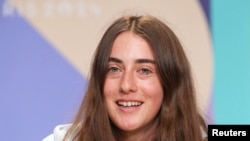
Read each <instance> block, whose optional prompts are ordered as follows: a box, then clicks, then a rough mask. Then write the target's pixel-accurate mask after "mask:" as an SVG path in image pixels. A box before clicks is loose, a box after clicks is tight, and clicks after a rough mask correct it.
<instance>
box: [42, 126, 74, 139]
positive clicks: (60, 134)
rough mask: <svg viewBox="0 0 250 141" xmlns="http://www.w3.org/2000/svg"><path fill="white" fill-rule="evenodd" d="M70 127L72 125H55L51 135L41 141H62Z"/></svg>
mask: <svg viewBox="0 0 250 141" xmlns="http://www.w3.org/2000/svg"><path fill="white" fill-rule="evenodd" d="M71 125H72V124H62V125H57V126H56V127H55V128H54V131H53V133H52V134H50V135H49V136H47V137H46V138H44V139H43V140H42V141H62V140H63V138H64V136H65V134H66V132H67V131H68V129H69V128H70V126H71Z"/></svg>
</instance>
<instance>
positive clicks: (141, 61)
mask: <svg viewBox="0 0 250 141" xmlns="http://www.w3.org/2000/svg"><path fill="white" fill-rule="evenodd" d="M136 63H152V64H155V61H154V60H151V59H137V60H136Z"/></svg>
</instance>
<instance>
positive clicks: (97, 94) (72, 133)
mask: <svg viewBox="0 0 250 141" xmlns="http://www.w3.org/2000/svg"><path fill="white" fill-rule="evenodd" d="M206 134H207V127H206V124H205V122H204V120H203V118H202V116H201V115H200V113H199V110H198V108H197V105H196V99H195V91H194V86H193V81H192V76H191V71H190V65H189V62H188V59H187V57H186V55H185V53H184V50H183V48H182V45H181V44H180V42H179V40H178V38H177V37H176V35H175V34H174V33H173V31H172V30H171V29H170V28H169V27H168V26H167V25H166V24H164V23H163V22H162V21H160V20H159V19H157V18H155V17H152V16H148V15H145V16H123V17H121V18H119V19H117V20H116V21H114V23H113V24H112V25H111V26H110V27H109V28H108V29H107V31H106V32H105V33H104V36H103V37H102V39H101V41H100V43H99V45H98V47H97V49H96V52H95V55H94V60H93V63H92V68H91V74H90V79H89V83H88V89H87V92H86V93H85V97H84V99H83V101H82V104H81V107H80V109H79V112H78V114H77V116H76V118H75V120H74V122H73V123H72V124H70V125H62V126H58V127H56V128H55V131H54V134H52V135H51V136H50V137H48V138H47V140H49V138H50V139H51V140H52V141H54V140H55V141H59V140H60V141H61V140H62V139H63V140H64V141H68V140H70V141H71V140H73V141H201V140H203V139H205V138H206ZM60 138H61V139H60ZM45 140H46V139H45Z"/></svg>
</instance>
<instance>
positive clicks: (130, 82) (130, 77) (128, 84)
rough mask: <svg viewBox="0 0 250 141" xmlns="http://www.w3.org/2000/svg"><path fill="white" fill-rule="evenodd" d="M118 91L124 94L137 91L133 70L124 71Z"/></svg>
mask: <svg viewBox="0 0 250 141" xmlns="http://www.w3.org/2000/svg"><path fill="white" fill-rule="evenodd" d="M120 91H121V92H122V93H124V94H128V93H131V92H135V91H137V83H136V78H135V75H134V74H133V72H124V74H123V76H122V79H121V82H120Z"/></svg>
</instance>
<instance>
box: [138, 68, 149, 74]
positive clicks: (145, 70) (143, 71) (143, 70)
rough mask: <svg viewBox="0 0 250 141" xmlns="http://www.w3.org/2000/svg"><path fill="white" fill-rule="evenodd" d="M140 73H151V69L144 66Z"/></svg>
mask: <svg viewBox="0 0 250 141" xmlns="http://www.w3.org/2000/svg"><path fill="white" fill-rule="evenodd" d="M140 73H142V74H149V73H151V71H150V70H149V69H147V68H142V69H140Z"/></svg>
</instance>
